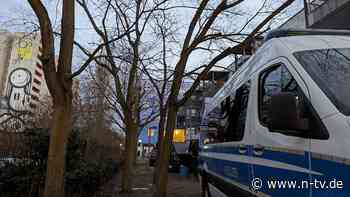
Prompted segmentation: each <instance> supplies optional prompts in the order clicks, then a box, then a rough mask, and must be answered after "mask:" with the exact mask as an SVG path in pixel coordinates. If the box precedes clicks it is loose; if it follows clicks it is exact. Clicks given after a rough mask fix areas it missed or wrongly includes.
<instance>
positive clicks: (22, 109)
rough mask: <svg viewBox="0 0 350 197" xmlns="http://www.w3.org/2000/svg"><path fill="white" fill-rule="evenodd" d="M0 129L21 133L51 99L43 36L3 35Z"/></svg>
mask: <svg viewBox="0 0 350 197" xmlns="http://www.w3.org/2000/svg"><path fill="white" fill-rule="evenodd" d="M0 43H1V44H0V64H1V66H0V101H1V105H0V127H1V128H0V129H7V130H8V129H9V130H16V131H20V130H22V129H24V124H25V123H24V120H28V118H29V117H31V112H34V111H35V109H36V108H37V107H39V105H40V103H39V101H40V100H41V99H42V98H45V97H47V96H48V95H49V91H48V89H47V86H46V83H45V79H44V72H43V67H42V65H41V63H40V61H39V60H38V56H39V55H40V50H39V48H40V36H39V34H28V33H9V32H0Z"/></svg>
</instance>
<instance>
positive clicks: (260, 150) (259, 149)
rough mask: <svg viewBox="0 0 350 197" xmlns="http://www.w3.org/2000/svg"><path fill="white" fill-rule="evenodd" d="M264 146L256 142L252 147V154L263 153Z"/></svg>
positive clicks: (258, 154)
mask: <svg viewBox="0 0 350 197" xmlns="http://www.w3.org/2000/svg"><path fill="white" fill-rule="evenodd" d="M264 149H265V148H264V147H263V146H262V145H260V144H257V145H255V146H254V147H253V153H254V155H257V156H260V155H262V154H264Z"/></svg>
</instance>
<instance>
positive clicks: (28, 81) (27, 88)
mask: <svg viewBox="0 0 350 197" xmlns="http://www.w3.org/2000/svg"><path fill="white" fill-rule="evenodd" d="M31 87H32V73H31V72H30V71H29V70H28V69H26V68H16V69H14V70H13V71H12V72H11V73H10V74H9V78H8V83H7V91H6V98H7V99H8V106H9V108H10V109H11V110H13V111H15V112H23V111H26V110H27V106H28V104H29V102H30V95H31V94H30V92H31Z"/></svg>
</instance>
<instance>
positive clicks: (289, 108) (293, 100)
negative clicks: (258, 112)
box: [267, 92, 309, 136]
mask: <svg viewBox="0 0 350 197" xmlns="http://www.w3.org/2000/svg"><path fill="white" fill-rule="evenodd" d="M303 107H304V106H303V105H302V104H301V102H300V97H297V96H295V95H294V94H293V93H289V92H283V93H279V94H275V95H273V96H272V97H271V100H270V103H269V105H268V120H267V127H268V128H269V130H270V131H271V132H278V133H282V134H285V135H292V136H307V135H305V133H306V132H307V131H308V130H309V121H308V119H306V118H302V117H301V113H302V111H303V110H304V109H303Z"/></svg>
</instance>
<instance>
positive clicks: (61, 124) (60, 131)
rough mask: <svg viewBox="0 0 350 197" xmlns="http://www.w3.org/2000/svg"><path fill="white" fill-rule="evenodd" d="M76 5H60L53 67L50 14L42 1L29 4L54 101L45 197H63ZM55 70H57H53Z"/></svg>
mask: <svg viewBox="0 0 350 197" xmlns="http://www.w3.org/2000/svg"><path fill="white" fill-rule="evenodd" d="M74 2H75V1H72V0H63V1H62V20H61V32H62V36H61V40H60V49H59V59H58V65H56V64H55V46H54V35H53V29H52V25H51V21H50V17H49V14H48V12H47V10H46V8H45V6H44V4H43V3H42V1H41V0H28V3H29V4H30V6H31V7H32V9H33V11H34V12H35V15H36V16H37V18H38V20H39V23H40V33H41V45H42V54H41V55H40V57H39V59H40V60H41V62H42V64H43V70H44V75H45V81H46V84H47V87H48V89H49V91H50V94H51V96H52V98H53V122H52V125H51V128H50V145H49V153H48V161H47V172H46V173H47V174H46V180H45V191H44V196H45V197H64V196H65V190H64V186H65V185H64V172H65V156H66V144H67V141H68V136H69V133H70V131H71V129H72V122H71V116H72V98H73V96H72V80H71V78H70V76H69V75H71V73H72V56H73V43H74V32H75V31H74V30H75V20H74V19H75V12H74V10H75V6H74V5H75V3H74ZM56 66H57V67H56Z"/></svg>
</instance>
